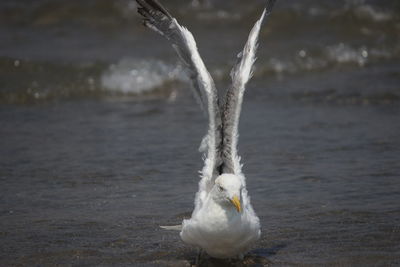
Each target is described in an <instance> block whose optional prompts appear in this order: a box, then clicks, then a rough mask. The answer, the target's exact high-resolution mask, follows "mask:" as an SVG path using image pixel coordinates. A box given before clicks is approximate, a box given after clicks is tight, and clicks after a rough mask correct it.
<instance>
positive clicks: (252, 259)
mask: <svg viewBox="0 0 400 267" xmlns="http://www.w3.org/2000/svg"><path fill="white" fill-rule="evenodd" d="M286 246H287V244H278V245H275V246H273V247H271V248H258V249H254V250H252V251H250V252H249V253H247V254H246V255H245V257H244V259H243V260H239V259H229V260H222V259H215V258H212V257H210V256H208V255H203V256H202V257H201V259H200V260H199V262H198V265H196V262H195V260H193V261H192V262H191V266H196V267H249V266H251V267H256V266H267V265H270V264H271V263H272V262H271V261H270V260H269V259H268V257H271V256H274V255H276V254H277V253H278V252H279V251H280V250H281V249H284V248H285V247H286Z"/></svg>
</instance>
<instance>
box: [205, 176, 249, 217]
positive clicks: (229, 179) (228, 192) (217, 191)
mask: <svg viewBox="0 0 400 267" xmlns="http://www.w3.org/2000/svg"><path fill="white" fill-rule="evenodd" d="M242 187H243V186H242V182H241V179H240V178H239V177H238V176H237V175H234V174H227V173H224V174H221V175H220V176H218V177H217V179H215V184H214V187H213V189H212V191H214V192H213V194H212V195H213V199H214V200H215V201H216V202H218V203H219V204H221V205H224V206H229V205H233V206H234V207H235V208H236V210H237V211H238V212H241V211H242Z"/></svg>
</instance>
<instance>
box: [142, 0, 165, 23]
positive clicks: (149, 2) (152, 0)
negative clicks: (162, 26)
mask: <svg viewBox="0 0 400 267" xmlns="http://www.w3.org/2000/svg"><path fill="white" fill-rule="evenodd" d="M136 3H138V5H139V8H144V9H146V10H150V9H154V10H156V11H159V12H161V13H162V14H164V15H165V16H167V17H168V18H170V19H172V16H171V14H170V13H169V12H168V10H167V9H166V8H165V7H163V6H162V5H161V4H160V3H159V2H158V1H157V0H136Z"/></svg>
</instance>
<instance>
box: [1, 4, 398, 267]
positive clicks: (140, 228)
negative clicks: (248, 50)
mask: <svg viewBox="0 0 400 267" xmlns="http://www.w3.org/2000/svg"><path fill="white" fill-rule="evenodd" d="M162 3H163V4H164V5H165V6H166V7H167V9H168V10H169V11H170V12H171V13H172V14H173V15H174V16H176V17H177V19H178V21H179V22H180V23H181V24H182V25H184V26H187V27H188V28H189V30H190V31H191V32H192V33H193V35H194V37H195V39H196V41H197V45H198V47H199V50H200V53H201V55H202V57H203V60H204V61H205V63H206V65H207V66H208V69H209V71H210V72H211V74H212V76H213V77H214V79H215V81H216V84H217V86H218V88H219V89H220V93H221V95H222V94H223V92H224V90H225V88H227V87H228V86H229V84H230V79H229V72H230V69H231V67H232V66H233V64H234V62H235V60H236V55H237V53H238V52H239V51H240V50H241V49H242V47H243V45H244V43H245V42H246V39H247V36H248V33H249V31H250V29H251V27H252V26H253V24H254V22H255V21H256V20H257V19H258V18H259V16H260V14H261V12H262V9H263V5H264V3H265V2H264V1H262V0H246V1H239V0H230V1H222V0H203V1H196V0H194V1H192V0H185V1H182V0H180V1H178V0H164V1H162ZM136 8H137V6H136V3H135V1H132V0H115V1H109V0H87V1H77V0H35V1H29V0H18V1H11V0H2V1H1V2H0V137H1V138H0V182H1V188H2V189H1V193H0V238H1V239H2V242H1V244H0V248H1V249H0V251H1V252H0V260H1V262H3V264H5V265H7V266H13V265H19V266H20V265H26V266H32V265H43V266H54V265H68V266H70V265H71V264H72V265H79V266H81V265H82V266H86V265H87V266H126V265H128V264H132V265H141V266H142V265H143V266H154V265H174V266H176V265H185V264H188V262H190V261H192V260H193V259H194V257H195V250H194V249H192V248H189V247H186V246H184V245H183V244H182V243H181V242H180V240H179V236H178V234H177V233H171V232H165V231H162V230H160V229H159V228H158V226H159V225H165V224H178V223H180V221H181V220H182V218H183V217H185V216H188V215H190V212H191V210H192V207H193V199H194V194H195V192H196V191H197V182H198V173H197V170H200V169H201V167H202V162H201V156H200V154H199V153H198V152H197V148H198V145H199V144H200V140H201V138H202V136H203V135H204V134H205V132H206V119H205V117H204V116H203V114H202V112H201V111H200V108H199V107H198V106H197V104H196V102H195V100H194V99H193V97H192V95H191V92H190V85H189V83H188V79H187V76H186V74H185V71H184V68H183V67H182V65H181V64H180V63H179V61H178V59H177V56H176V55H175V52H174V51H173V49H172V48H171V47H170V45H169V44H168V42H167V41H166V40H164V39H163V38H162V37H160V36H158V35H157V34H155V33H154V32H152V31H150V30H148V29H146V28H144V27H143V26H142V24H141V19H140V17H139V15H138V14H137V13H136ZM259 43H260V45H259V51H258V60H257V63H256V68H255V74H254V77H253V79H252V81H251V82H250V83H249V85H248V90H247V91H246V96H245V100H244V107H243V114H242V118H241V126H240V131H241V136H240V142H239V150H240V154H241V155H242V159H243V162H244V171H245V174H246V176H247V179H248V187H249V191H250V196H252V202H253V206H254V208H255V210H256V211H257V213H258V215H259V216H260V218H261V223H262V225H263V237H262V239H261V241H260V242H259V243H258V244H257V245H256V246H255V248H254V250H253V251H252V252H251V255H253V256H252V257H253V258H252V259H251V261H250V262H253V263H254V262H261V263H263V264H266V263H268V264H270V265H272V266H274V265H286V266H287V265H290V266H291V265H293V266H300V265H301V266H304V265H310V266H313V265H314V266H322V265H323V266H339V265H340V266H350V265H351V266H357V265H358V266H395V265H398V264H400V252H399V251H400V208H399V204H398V203H400V202H399V201H400V196H399V192H400V181H399V179H400V152H399V149H400V124H399V117H400V61H399V59H400V2H399V1H396V0H379V1H378V0H338V1H317V0H303V1H290V0H278V1H277V3H276V5H275V8H274V10H273V13H272V15H271V16H270V17H269V18H268V19H267V21H266V23H265V24H264V27H263V28H262V30H261V36H260V41H259ZM210 264H212V263H210ZM185 266H186V265H185Z"/></svg>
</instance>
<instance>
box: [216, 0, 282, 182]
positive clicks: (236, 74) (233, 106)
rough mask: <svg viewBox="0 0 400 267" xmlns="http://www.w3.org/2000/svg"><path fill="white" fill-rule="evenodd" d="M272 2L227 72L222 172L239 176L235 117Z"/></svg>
mask: <svg viewBox="0 0 400 267" xmlns="http://www.w3.org/2000/svg"><path fill="white" fill-rule="evenodd" d="M274 3H275V0H269V1H268V2H267V5H266V8H265V9H264V11H263V13H262V15H261V17H260V19H259V20H258V21H257V22H256V23H255V25H254V26H253V28H252V30H251V32H250V34H249V37H248V40H247V43H246V45H245V46H244V48H243V51H242V52H240V53H239V54H238V61H237V63H236V65H235V66H234V67H233V69H232V71H231V78H232V85H231V87H230V88H229V89H228V90H227V93H226V96H225V102H224V105H223V108H222V125H223V147H222V171H223V172H224V173H234V174H236V175H240V176H242V165H241V163H240V157H239V156H238V153H237V142H238V138H239V133H238V128H239V118H240V111H241V106H242V102H243V94H244V91H245V88H246V84H247V82H248V81H249V80H250V79H251V77H252V75H253V65H254V62H255V60H256V56H255V55H256V50H257V46H258V44H257V41H258V36H259V33H260V29H261V25H262V23H263V21H264V18H265V17H266V16H268V15H269V14H270V13H271V10H272V7H273V5H274Z"/></svg>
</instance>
